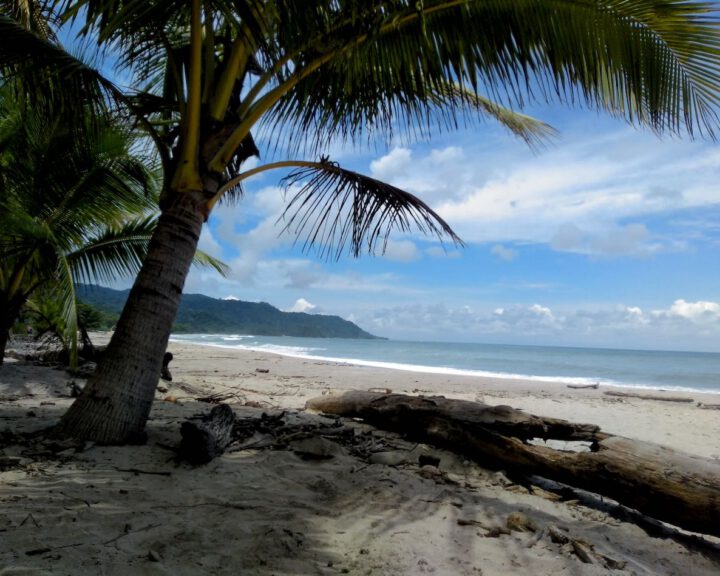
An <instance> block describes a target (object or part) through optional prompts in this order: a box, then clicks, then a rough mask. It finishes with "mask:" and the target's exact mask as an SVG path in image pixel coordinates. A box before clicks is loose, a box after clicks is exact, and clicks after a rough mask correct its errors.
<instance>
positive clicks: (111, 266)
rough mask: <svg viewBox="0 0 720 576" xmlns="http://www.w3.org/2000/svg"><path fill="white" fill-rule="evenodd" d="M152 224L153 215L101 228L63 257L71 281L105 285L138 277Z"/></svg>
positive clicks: (153, 227)
mask: <svg viewBox="0 0 720 576" xmlns="http://www.w3.org/2000/svg"><path fill="white" fill-rule="evenodd" d="M155 225H156V218H155V217H154V216H150V217H145V218H138V219H133V220H130V221H127V222H124V223H122V224H120V225H116V226H107V227H104V228H102V229H101V230H99V231H98V232H97V233H96V234H95V235H93V236H91V237H89V238H86V239H85V240H84V241H83V243H82V245H81V246H80V247H79V248H77V249H76V250H74V251H73V252H71V253H69V254H67V256H66V258H67V261H68V263H69V266H70V269H71V270H72V275H73V279H74V281H75V282H93V281H100V282H105V283H107V282H112V281H114V280H116V279H117V278H119V277H123V276H124V277H132V276H134V275H135V274H137V272H138V271H139V270H140V267H141V266H142V261H143V259H144V258H145V254H147V247H148V244H149V242H150V237H151V236H152V233H153V230H155Z"/></svg>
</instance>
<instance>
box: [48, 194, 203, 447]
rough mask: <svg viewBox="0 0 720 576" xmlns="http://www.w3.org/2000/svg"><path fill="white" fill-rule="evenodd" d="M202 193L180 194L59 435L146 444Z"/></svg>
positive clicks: (197, 230) (197, 233)
mask: <svg viewBox="0 0 720 576" xmlns="http://www.w3.org/2000/svg"><path fill="white" fill-rule="evenodd" d="M204 205H205V200H204V195H203V194H202V193H199V192H198V193H182V194H177V195H175V197H174V200H173V201H172V203H171V204H170V206H168V207H167V208H166V210H165V211H164V212H163V214H162V215H161V216H160V219H159V220H158V224H157V227H156V229H155V232H154V234H153V237H152V240H151V241H150V246H149V248H148V254H147V257H146V259H145V261H144V263H143V267H142V269H141V271H140V273H139V275H138V277H137V279H136V280H135V284H134V286H133V288H132V290H131V291H130V295H129V297H128V301H127V303H126V304H125V308H124V309H123V312H122V315H121V316H120V320H119V321H118V323H117V327H116V330H115V333H114V334H113V337H112V339H111V340H110V343H109V345H108V347H107V349H106V351H105V353H104V355H103V358H102V361H101V362H100V364H99V366H98V369H97V371H96V372H95V374H94V375H93V376H92V377H91V378H90V380H88V383H87V385H86V386H85V390H84V392H83V394H82V395H81V396H80V397H79V398H78V399H77V400H76V401H75V403H74V404H73V405H72V406H71V407H70V409H69V410H68V411H67V412H66V413H65V415H64V416H63V417H62V420H61V422H60V425H59V427H58V433H59V434H61V435H68V436H73V437H76V438H81V439H86V440H92V441H95V442H97V443H100V444H125V443H137V442H142V441H144V439H145V432H144V430H145V423H146V422H147V419H148V415H149V413H150V408H151V407H152V402H153V399H154V397H155V387H156V386H157V382H158V378H159V376H160V369H161V366H162V359H163V355H164V353H165V350H166V348H167V342H168V338H169V336H170V331H171V328H172V324H173V322H174V320H175V315H176V313H177V308H178V305H179V304H180V296H181V295H182V290H183V285H184V284H185V278H186V276H187V274H188V271H189V269H190V264H191V262H192V259H193V256H194V254H195V250H196V248H197V244H198V240H199V239H200V231H201V229H202V224H203V220H204V210H203V208H204Z"/></svg>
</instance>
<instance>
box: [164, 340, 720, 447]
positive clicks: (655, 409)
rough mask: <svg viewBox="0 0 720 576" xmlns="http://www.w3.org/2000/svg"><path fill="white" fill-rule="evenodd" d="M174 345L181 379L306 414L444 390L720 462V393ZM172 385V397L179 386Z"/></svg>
mask: <svg viewBox="0 0 720 576" xmlns="http://www.w3.org/2000/svg"><path fill="white" fill-rule="evenodd" d="M168 350H170V351H171V352H172V353H173V355H174V357H175V358H174V360H173V362H172V363H171V364H170V370H171V372H172V374H173V377H174V378H175V380H176V381H177V382H180V383H187V384H189V385H190V386H191V387H198V388H203V389H206V388H207V389H210V390H212V391H213V393H227V394H239V395H241V396H242V397H243V398H245V399H246V400H249V401H251V402H259V403H264V405H267V406H273V407H277V408H280V409H292V410H300V411H301V410H303V409H304V406H305V402H306V401H307V400H309V399H310V398H313V397H316V396H323V395H327V394H339V393H343V392H346V391H349V390H368V389H371V388H380V389H387V390H390V391H392V392H397V393H403V394H415V395H418V394H419V395H426V396H432V395H442V396H446V397H448V398H457V399H462V400H471V401H479V402H484V403H486V404H491V405H498V404H505V405H509V406H512V407H513V408H518V409H521V410H524V411H526V412H528V413H532V414H537V415H539V416H547V417H553V418H561V419H564V420H569V421H572V422H576V423H589V424H595V425H598V426H600V427H601V428H602V429H603V430H605V431H606V432H609V433H612V434H616V435H620V436H627V437H629V438H636V439H638V440H644V441H647V442H654V443H656V444H661V445H665V446H668V447H670V448H674V449H676V450H680V451H684V452H687V453H690V454H695V455H698V456H703V457H706V458H714V459H720V440H718V439H720V418H719V417H718V413H719V412H718V411H717V410H704V409H701V408H700V407H698V403H702V404H720V393H713V392H687V391H682V392H679V391H667V392H660V391H655V390H653V392H655V393H656V394H655V395H660V396H672V397H682V398H691V399H692V402H662V401H655V400H649V399H642V398H635V397H617V396H610V395H607V394H605V392H606V391H609V390H608V388H610V389H611V390H612V391H613V392H625V393H628V394H633V393H638V391H639V389H638V388H633V387H622V386H612V387H610V386H604V385H602V384H600V386H599V387H598V389H592V388H589V389H576V388H569V387H568V386H567V384H565V383H563V382H557V381H547V382H538V381H534V380H527V379H522V378H517V379H505V378H492V377H479V376H468V375H453V374H433V373H426V372H409V371H403V370H392V369H387V368H378V367H371V366H358V365H355V364H348V363H342V362H336V361H327V360H316V359H312V358H307V357H293V356H286V355H283V354H279V353H276V352H274V351H267V350H246V349H238V348H234V347H222V346H207V345H201V344H195V343H188V342H182V343H179V342H171V343H170V344H169V345H168ZM168 384H170V386H169V392H168V394H171V395H172V394H174V392H173V384H174V383H168ZM181 395H182V394H181Z"/></svg>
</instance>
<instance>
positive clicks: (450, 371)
mask: <svg viewBox="0 0 720 576" xmlns="http://www.w3.org/2000/svg"><path fill="white" fill-rule="evenodd" d="M264 338H265V337H257V336H252V335H243V334H231V335H219V334H182V335H179V336H173V337H172V338H171V341H177V342H186V343H195V344H201V345H206V346H215V347H218V348H228V349H241V350H252V351H258V352H267V353H272V354H279V355H282V356H289V357H293V358H306V359H311V360H317V361H323V362H333V363H338V364H351V365H355V366H366V367H369V368H381V369H388V370H401V371H406V372H418V373H426V374H441V375H455V376H469V377H477V378H494V379H502V380H529V381H535V382H548V383H552V382H555V383H562V384H575V385H588V384H596V383H597V384H601V385H603V386H613V387H631V388H638V389H645V390H668V391H675V392H720V386H718V387H714V386H713V387H707V388H706V387H705V386H702V387H700V388H698V387H696V388H693V387H691V386H677V385H671V384H662V385H661V384H648V383H643V382H637V383H636V382H633V381H630V379H623V380H622V381H619V380H614V379H612V378H608V377H599V376H588V375H567V374H566V375H562V376H560V375H557V376H556V375H536V374H529V373H521V372H512V371H502V370H500V371H491V370H481V369H466V368H453V367H450V366H429V365H425V364H417V363H412V362H395V361H383V360H370V359H364V358H355V357H351V356H347V355H343V354H342V353H341V352H340V351H338V354H337V355H336V356H333V355H327V354H328V352H329V351H330V350H333V346H330V345H328V346H327V347H320V346H307V345H306V346H293V345H288V344H285V343H283V344H275V343H268V342H263V339H264ZM313 343H315V342H313ZM361 345H362V343H361ZM367 352H369V350H368V351H367ZM568 353H572V352H569V351H568ZM628 375H629V374H628Z"/></svg>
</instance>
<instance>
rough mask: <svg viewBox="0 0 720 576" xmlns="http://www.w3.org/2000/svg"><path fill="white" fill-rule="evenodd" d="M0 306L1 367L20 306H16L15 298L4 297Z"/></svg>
mask: <svg viewBox="0 0 720 576" xmlns="http://www.w3.org/2000/svg"><path fill="white" fill-rule="evenodd" d="M22 303H23V304H24V303H25V301H24V300H23V302H22ZM0 305H2V306H3V308H5V312H4V314H3V316H2V318H0V366H2V365H3V363H4V360H5V349H6V348H7V344H8V341H9V340H10V330H11V329H12V327H13V325H14V324H15V322H16V321H17V319H18V318H19V317H20V309H21V308H22V305H21V304H18V302H17V298H10V299H8V298H7V296H6V295H3V298H2V300H1V301H0Z"/></svg>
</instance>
